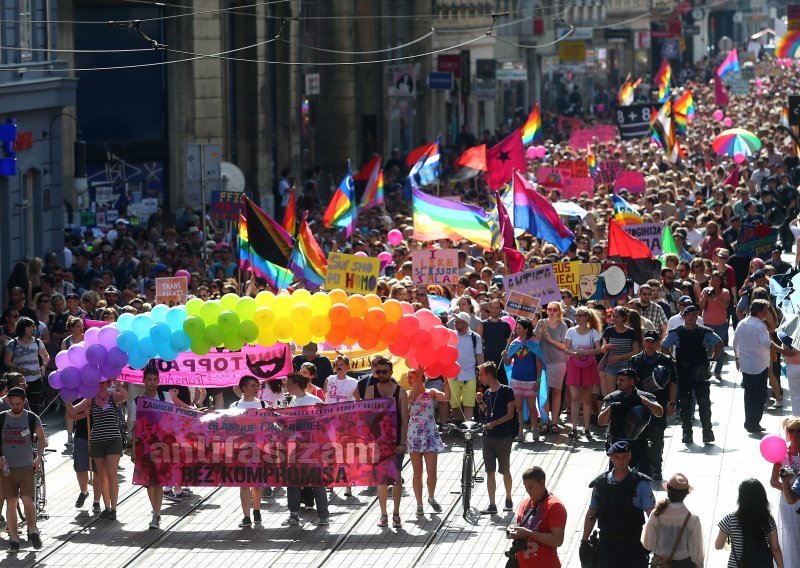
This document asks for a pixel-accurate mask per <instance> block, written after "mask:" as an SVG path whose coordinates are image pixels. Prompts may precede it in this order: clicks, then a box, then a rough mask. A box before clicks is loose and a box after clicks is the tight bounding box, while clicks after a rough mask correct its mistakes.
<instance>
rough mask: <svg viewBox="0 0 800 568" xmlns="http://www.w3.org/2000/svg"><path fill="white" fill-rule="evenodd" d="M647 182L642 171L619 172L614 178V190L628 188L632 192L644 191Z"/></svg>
mask: <svg viewBox="0 0 800 568" xmlns="http://www.w3.org/2000/svg"><path fill="white" fill-rule="evenodd" d="M645 187H646V184H645V181H644V174H642V172H628V171H624V172H619V173H618V174H617V179H615V180H614V191H615V192H619V191H621V190H623V189H627V190H628V191H630V192H631V193H644V190H645Z"/></svg>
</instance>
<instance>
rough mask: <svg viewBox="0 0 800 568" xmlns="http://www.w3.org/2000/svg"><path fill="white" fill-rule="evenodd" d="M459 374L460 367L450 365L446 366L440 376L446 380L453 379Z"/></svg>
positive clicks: (454, 364) (455, 364)
mask: <svg viewBox="0 0 800 568" xmlns="http://www.w3.org/2000/svg"><path fill="white" fill-rule="evenodd" d="M459 373H461V365H459V364H458V363H453V364H452V365H447V366H446V367H445V368H444V372H443V373H442V374H443V375H444V377H445V378H446V379H455V378H456V377H458V375H459Z"/></svg>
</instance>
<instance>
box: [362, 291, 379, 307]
mask: <svg viewBox="0 0 800 568" xmlns="http://www.w3.org/2000/svg"><path fill="white" fill-rule="evenodd" d="M364 299H365V300H366V301H367V309H370V308H380V307H381V297H380V296H378V295H377V294H367V295H366V296H364Z"/></svg>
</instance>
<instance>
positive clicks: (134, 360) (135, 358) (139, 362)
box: [128, 353, 149, 370]
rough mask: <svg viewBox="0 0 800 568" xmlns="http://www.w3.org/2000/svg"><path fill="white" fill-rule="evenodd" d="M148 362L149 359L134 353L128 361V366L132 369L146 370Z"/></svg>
mask: <svg viewBox="0 0 800 568" xmlns="http://www.w3.org/2000/svg"><path fill="white" fill-rule="evenodd" d="M148 361H149V359H146V358H144V357H142V356H141V355H139V354H138V353H133V354H132V355H131V357H130V359H129V360H128V365H130V367H131V369H137V370H138V369H144V368H145V367H146V366H147V362H148Z"/></svg>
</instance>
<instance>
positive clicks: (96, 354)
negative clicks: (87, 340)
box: [86, 343, 107, 367]
mask: <svg viewBox="0 0 800 568" xmlns="http://www.w3.org/2000/svg"><path fill="white" fill-rule="evenodd" d="M106 357H107V354H106V348H105V347H103V346H102V345H100V344H97V343H95V344H94V345H90V346H89V348H88V349H87V350H86V360H87V361H88V362H89V363H91V364H92V365H94V366H95V367H99V366H100V365H102V364H103V363H105V362H106Z"/></svg>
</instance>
